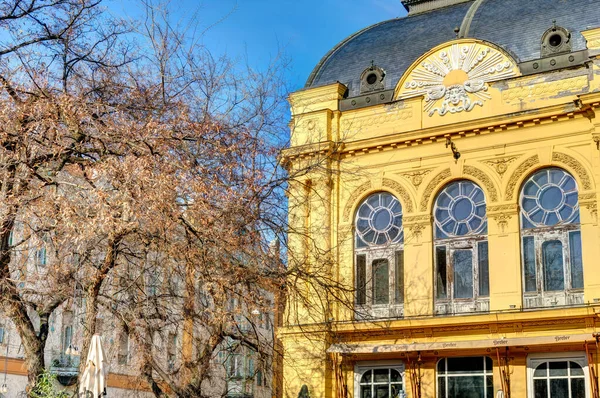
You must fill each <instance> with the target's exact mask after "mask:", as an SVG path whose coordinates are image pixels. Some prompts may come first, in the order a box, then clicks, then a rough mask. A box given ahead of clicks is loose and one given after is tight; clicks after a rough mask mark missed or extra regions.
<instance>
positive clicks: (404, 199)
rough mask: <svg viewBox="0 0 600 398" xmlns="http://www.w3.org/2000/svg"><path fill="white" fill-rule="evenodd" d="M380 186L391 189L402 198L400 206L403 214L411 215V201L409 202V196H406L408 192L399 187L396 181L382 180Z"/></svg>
mask: <svg viewBox="0 0 600 398" xmlns="http://www.w3.org/2000/svg"><path fill="white" fill-rule="evenodd" d="M382 185H383V186H384V187H386V188H390V189H392V190H393V191H394V192H395V193H398V195H400V197H401V198H402V206H403V208H404V210H405V211H404V212H405V213H406V212H408V213H411V212H412V211H413V203H412V200H410V196H409V195H408V192H406V189H404V187H403V186H402V185H400V184H399V183H397V182H396V181H394V180H390V179H388V178H384V179H383V184H382Z"/></svg>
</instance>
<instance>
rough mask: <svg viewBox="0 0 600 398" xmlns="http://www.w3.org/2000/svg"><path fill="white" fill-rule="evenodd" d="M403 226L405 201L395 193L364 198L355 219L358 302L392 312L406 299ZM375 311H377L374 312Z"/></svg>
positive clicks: (377, 194) (364, 305) (393, 313)
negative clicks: (391, 306) (403, 204)
mask: <svg viewBox="0 0 600 398" xmlns="http://www.w3.org/2000/svg"><path fill="white" fill-rule="evenodd" d="M403 246H404V230H403V227H402V205H401V204H400V202H399V201H398V199H396V197H394V196H393V195H392V194H390V193H388V192H378V193H375V194H372V195H370V196H368V197H367V198H366V199H365V200H363V201H362V202H361V204H360V205H359V207H358V210H357V212H356V219H355V260H356V278H355V279H356V304H357V305H358V306H362V307H368V308H375V307H377V306H379V307H380V308H382V311H381V313H380V314H379V315H381V316H390V315H401V310H400V309H398V310H397V311H396V312H390V311H389V307H390V305H395V306H396V307H398V308H399V307H401V306H402V305H403V303H404V251H403V249H404V247H403ZM372 315H375V314H374V313H373V314H372Z"/></svg>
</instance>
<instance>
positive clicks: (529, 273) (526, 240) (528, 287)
mask: <svg viewBox="0 0 600 398" xmlns="http://www.w3.org/2000/svg"><path fill="white" fill-rule="evenodd" d="M533 242H534V241H533V236H525V237H523V267H524V268H525V291H526V292H535V291H536V290H537V287H536V282H535V247H534V245H533Z"/></svg>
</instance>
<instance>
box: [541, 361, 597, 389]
mask: <svg viewBox="0 0 600 398" xmlns="http://www.w3.org/2000/svg"><path fill="white" fill-rule="evenodd" d="M533 394H534V396H535V398H559V397H560V398H585V375H584V374H583V368H582V367H581V365H579V364H578V363H575V362H572V361H553V362H544V363H542V364H540V365H538V366H537V368H535V370H534V372H533Z"/></svg>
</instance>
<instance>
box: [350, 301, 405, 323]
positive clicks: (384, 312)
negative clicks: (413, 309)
mask: <svg viewBox="0 0 600 398" xmlns="http://www.w3.org/2000/svg"><path fill="white" fill-rule="evenodd" d="M355 308H356V313H355V319H356V320H357V321H364V320H369V319H385V318H402V317H404V305H402V304H384V305H357V306H356V307H355Z"/></svg>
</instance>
